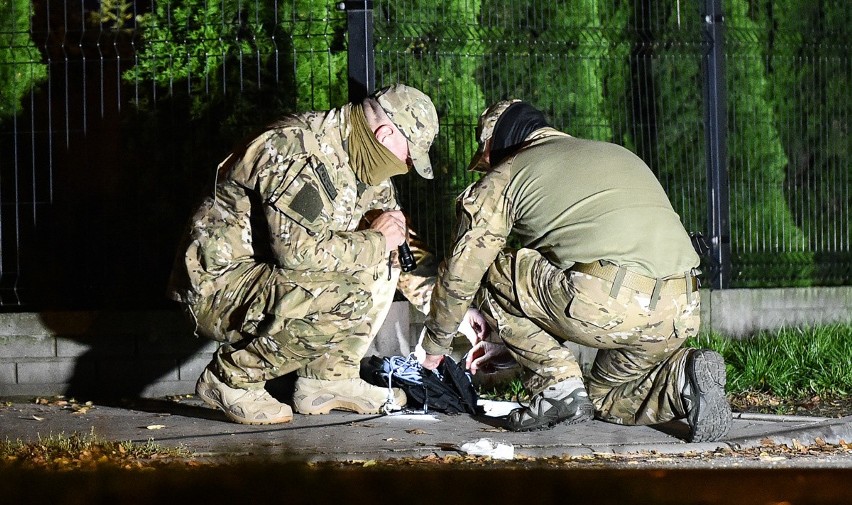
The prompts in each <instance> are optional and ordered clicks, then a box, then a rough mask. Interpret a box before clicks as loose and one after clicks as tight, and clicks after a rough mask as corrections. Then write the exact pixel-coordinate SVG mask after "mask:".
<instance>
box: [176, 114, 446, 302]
mask: <svg viewBox="0 0 852 505" xmlns="http://www.w3.org/2000/svg"><path fill="white" fill-rule="evenodd" d="M352 106H353V105H351V104H350V105H345V106H343V107H341V108H339V109H333V110H330V111H327V112H308V113H304V114H300V115H295V116H289V117H287V118H285V119H283V120H281V121H278V122H277V123H275V124H273V125H271V126H270V128H269V129H267V130H266V131H264V132H263V133H262V134H260V135H259V136H257V137H256V138H254V139H253V140H251V141H250V142H249V143H248V144H246V145H245V146H243V147H242V148H240V149H238V150H236V151H234V152H233V153H231V155H230V156H228V157H227V158H226V159H225V160H224V161H223V162H222V163H221V164H220V165H219V169H218V174H217V182H216V186H215V190H214V194H213V195H212V196H209V197H207V198H206V199H205V200H204V201H203V203H202V204H201V206H200V207H199V209H198V210H197V211H196V213H195V214H194V216H193V217H192V219H191V222H190V226H189V232H188V235H187V237H186V240H185V243H184V245H183V246H182V248H181V250H180V253H179V257H178V258H177V264H176V267H175V270H174V271H173V274H172V280H171V283H170V284H171V287H170V297H171V298H173V299H175V300H177V301H180V302H183V303H189V304H192V303H195V302H196V301H197V300H198V299H199V297H209V296H211V295H212V294H213V293H215V292H216V291H218V290H220V289H223V288H225V286H223V285H222V281H221V280H220V279H221V278H222V275H223V274H224V273H226V272H229V271H231V270H233V269H235V268H237V267H238V266H240V265H244V264H245V263H254V262H264V263H269V264H272V265H274V266H276V267H278V268H281V269H284V270H294V271H323V272H341V273H348V274H355V273H358V272H362V271H365V270H369V269H375V270H376V272H375V275H379V273H380V272H382V273H383V274H384V275H387V263H388V256H387V254H386V253H385V240H384V237H383V236H382V235H381V233H379V232H378V231H374V230H370V229H367V227H366V226H365V225H364V223H363V222H362V218H363V216H364V214H365V213H367V212H368V211H370V210H373V209H379V210H389V209H398V208H399V205H398V203H397V200H396V196H395V192H394V189H393V185H392V183H391V181H390V180H386V181H383V182H382V183H380V184H379V185H377V186H367V185H365V184H363V183H361V182H360V181H358V180H357V179H356V177H355V173H354V172H353V170H352V169H351V167H350V166H349V156H348V154H347V150H346V143H347V138H348V136H349V132H350V124H349V110H350V108H351V107H352ZM415 254H417V255H418V256H420V257H424V256H428V253H425V252H423V251H418V252H417V253H415ZM395 268H398V266H395ZM413 274H417V275H413ZM433 281H434V279H432V280H431V281H430V280H429V279H424V278H423V274H422V270H421V271H417V270H416V271H415V272H411V273H408V274H405V273H403V274H402V275H401V276H400V282H399V285H398V287H399V288H400V290H402V291H403V294H405V295H406V297H407V298H409V300H411V302H412V303H414V304H415V306H417V307H418V308H419V309H421V310H424V311H425V310H426V307H427V304H428V299H429V296H430V295H431V288H432V285H433Z"/></svg>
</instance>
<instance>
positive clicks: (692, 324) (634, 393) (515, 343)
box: [482, 249, 700, 425]
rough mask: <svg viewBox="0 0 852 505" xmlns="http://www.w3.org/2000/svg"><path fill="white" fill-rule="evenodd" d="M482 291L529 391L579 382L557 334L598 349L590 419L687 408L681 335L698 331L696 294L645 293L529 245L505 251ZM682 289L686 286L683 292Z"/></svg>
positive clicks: (648, 420) (644, 418) (655, 416)
mask: <svg viewBox="0 0 852 505" xmlns="http://www.w3.org/2000/svg"><path fill="white" fill-rule="evenodd" d="M483 288H484V289H483V293H482V294H483V295H484V299H485V302H486V304H487V309H488V310H489V311H490V312H491V316H492V317H493V318H494V319H495V320H496V323H497V326H498V334H499V336H500V338H501V339H502V341H503V343H505V344H506V346H507V347H508V349H509V351H510V352H511V353H512V355H513V356H514V357H515V359H516V360H517V361H518V363H520V365H521V367H522V370H523V380H524V385H525V387H526V388H527V390H528V391H530V392H531V393H533V394H535V393H537V392H539V391H541V390H543V389H544V388H546V387H547V386H550V385H552V384H555V383H557V382H561V381H564V380H567V379H575V378H579V379H583V377H582V372H581V370H580V366H579V364H578V363H577V359H576V358H575V356H574V354H573V353H572V352H571V351H570V349H568V348H567V347H565V346H564V345H562V343H563V342H565V341H570V342H574V343H576V344H580V345H584V346H588V347H593V348H596V349H598V351H597V357H596V359H595V361H594V364H593V365H592V367H591V370H590V372H589V374H588V377H586V378H585V379H586V380H585V382H586V385H587V389H588V393H589V398H590V399H591V400H592V402H593V403H594V405H595V408H596V411H597V413H596V415H597V417H598V418H600V419H603V420H606V421H609V422H613V423H618V424H628V425H638V424H656V423H661V422H665V421H669V420H671V419H676V418H681V417H684V416H685V415H686V409H685V407H684V405H683V400H682V398H681V388H682V385H683V380H684V365H685V358H686V350H685V349H681V346H682V345H683V343H684V340H685V339H686V338H687V337H689V336H693V335H695V334H696V333H697V331H698V326H699V317H700V301H699V297H698V292H697V291H695V292H692V293H690V294H689V296H687V294H686V293H681V294H678V295H665V294H663V295H661V296H660V298H659V300H658V302H657V303H656V306H655V307H654V309H653V310H651V309H649V305H650V298H651V297H650V295H649V294H644V293H641V292H639V291H636V290H633V289H629V288H626V287H621V288H620V289H619V290H618V293H617V296H616V297H614V298H613V297H611V296H610V290H611V288H612V283H611V282H609V281H606V280H604V279H600V278H598V277H593V276H591V275H588V274H584V273H581V272H576V271H571V270H569V271H564V270H561V269H559V268H557V267H555V266H554V265H553V264H551V263H550V262H549V261H547V260H546V259H545V258H543V257H542V256H541V255H540V254H539V253H538V252H536V251H534V250H531V249H521V250H519V251H517V252H513V251H504V252H503V253H501V254H500V255H499V256H498V257H497V260H496V261H495V262H494V263H493V264H492V266H491V268H490V269H489V271H488V273H487V275H486V279H485V283H484V284H483ZM684 291H685V290H684Z"/></svg>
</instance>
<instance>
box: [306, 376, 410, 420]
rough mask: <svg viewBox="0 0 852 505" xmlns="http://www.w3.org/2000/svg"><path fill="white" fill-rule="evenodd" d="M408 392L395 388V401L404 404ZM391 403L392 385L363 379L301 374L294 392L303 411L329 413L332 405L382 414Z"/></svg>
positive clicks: (398, 405)
mask: <svg viewBox="0 0 852 505" xmlns="http://www.w3.org/2000/svg"><path fill="white" fill-rule="evenodd" d="M406 402H407V399H406V397H405V392H404V391H403V390H401V389H398V388H393V403H395V404H396V405H395V406H396V407H404V406H405V404H406ZM385 404H389V398H388V388H383V387H379V386H373V385H371V384H368V383H366V382H364V381H363V380H361V379H357V378H356V379H342V380H333V381H332V380H320V379H309V378H307V377H299V378H298V379H297V380H296V391H295V392H294V393H293V407H294V408H295V409H296V412H298V413H300V414H312V415H313V414H328V413H329V412H330V411H331V410H332V409H337V410H349V411H351V412H357V413H359V414H378V413H379V412H381V410H382V407H384V406H385Z"/></svg>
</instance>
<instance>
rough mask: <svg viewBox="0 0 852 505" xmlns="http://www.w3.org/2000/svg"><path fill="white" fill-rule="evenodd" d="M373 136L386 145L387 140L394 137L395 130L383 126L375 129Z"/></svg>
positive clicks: (388, 126)
mask: <svg viewBox="0 0 852 505" xmlns="http://www.w3.org/2000/svg"><path fill="white" fill-rule="evenodd" d="M373 134H374V135H375V136H376V140H378V141H379V143H380V144H382V145H385V139H387V138H388V137H390V136H392V135H393V134H394V131H393V128H391V127H390V125H386V124H383V125H379V127H378V128H376V129H375V131H374V132H373ZM385 147H387V146H385Z"/></svg>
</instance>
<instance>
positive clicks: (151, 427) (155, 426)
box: [145, 424, 166, 430]
mask: <svg viewBox="0 0 852 505" xmlns="http://www.w3.org/2000/svg"><path fill="white" fill-rule="evenodd" d="M165 427H166V425H165V424H151V425H148V426H146V427H145V428H147V429H149V430H162V429H163V428H165Z"/></svg>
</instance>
